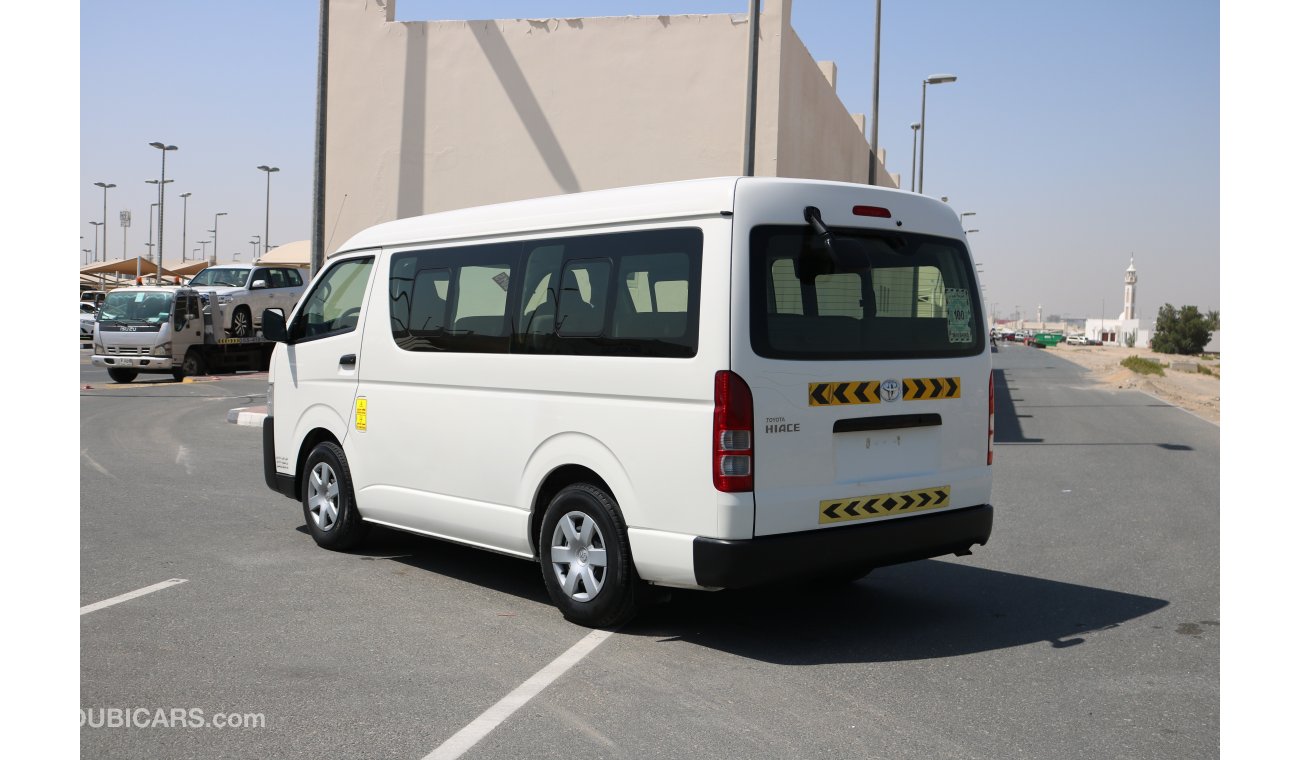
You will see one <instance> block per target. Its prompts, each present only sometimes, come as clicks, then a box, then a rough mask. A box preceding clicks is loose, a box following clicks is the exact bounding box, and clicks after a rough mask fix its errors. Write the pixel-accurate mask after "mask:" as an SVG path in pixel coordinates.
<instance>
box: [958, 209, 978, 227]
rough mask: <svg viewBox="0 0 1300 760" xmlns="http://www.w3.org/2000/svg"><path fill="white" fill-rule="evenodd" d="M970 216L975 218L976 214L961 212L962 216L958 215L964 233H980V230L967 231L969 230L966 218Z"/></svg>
mask: <svg viewBox="0 0 1300 760" xmlns="http://www.w3.org/2000/svg"><path fill="white" fill-rule="evenodd" d="M968 216H975V212H974V211H963V212H961V214H959V215H958V217H959V220H960V221H961V228H962V232H979V230H967V229H966V217H968Z"/></svg>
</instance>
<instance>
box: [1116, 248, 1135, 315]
mask: <svg viewBox="0 0 1300 760" xmlns="http://www.w3.org/2000/svg"><path fill="white" fill-rule="evenodd" d="M1137 281H1138V272H1137V267H1135V266H1133V257H1132V256H1129V259H1128V269H1126V270H1124V313H1123V314H1121V315H1120V319H1136V317H1134V316H1133V314H1134V312H1135V311H1136V309H1137Z"/></svg>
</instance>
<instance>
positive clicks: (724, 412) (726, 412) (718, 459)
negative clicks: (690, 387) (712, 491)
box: [713, 370, 754, 493]
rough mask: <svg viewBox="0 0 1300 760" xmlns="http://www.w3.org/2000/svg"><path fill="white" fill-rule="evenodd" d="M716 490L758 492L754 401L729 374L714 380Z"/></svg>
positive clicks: (714, 477)
mask: <svg viewBox="0 0 1300 760" xmlns="http://www.w3.org/2000/svg"><path fill="white" fill-rule="evenodd" d="M713 486H714V488H717V489H718V490H719V491H723V492H726V493H734V492H737V491H752V490H754V397H753V394H751V393H750V392H749V386H748V385H746V384H745V381H744V380H741V379H740V375H737V374H736V373H735V372H731V371H729V370H720V371H719V372H718V373H717V374H715V375H714V376H713Z"/></svg>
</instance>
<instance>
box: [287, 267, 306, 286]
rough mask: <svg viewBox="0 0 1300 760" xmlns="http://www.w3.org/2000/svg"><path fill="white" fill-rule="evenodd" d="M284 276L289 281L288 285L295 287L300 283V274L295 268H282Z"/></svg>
mask: <svg viewBox="0 0 1300 760" xmlns="http://www.w3.org/2000/svg"><path fill="white" fill-rule="evenodd" d="M284 276H285V280H286V281H287V282H288V283H289V287H291V288H296V287H299V286H300V285H302V275H301V274H299V273H298V270H297V269H294V268H292V267H290V268H289V269H286V270H284Z"/></svg>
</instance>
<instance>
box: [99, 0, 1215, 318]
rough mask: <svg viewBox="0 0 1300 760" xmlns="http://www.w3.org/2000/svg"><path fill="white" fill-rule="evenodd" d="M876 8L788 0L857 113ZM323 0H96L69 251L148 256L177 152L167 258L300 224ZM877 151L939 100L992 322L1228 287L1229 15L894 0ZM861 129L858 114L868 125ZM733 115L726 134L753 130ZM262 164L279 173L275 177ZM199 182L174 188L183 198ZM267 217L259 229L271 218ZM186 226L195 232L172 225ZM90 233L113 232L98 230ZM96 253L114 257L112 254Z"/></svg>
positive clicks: (933, 180) (415, 7)
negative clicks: (1131, 293) (1224, 230)
mask: <svg viewBox="0 0 1300 760" xmlns="http://www.w3.org/2000/svg"><path fill="white" fill-rule="evenodd" d="M748 6H749V4H748V2H747V0H627V1H626V2H618V1H615V0H603V1H601V0H551V1H550V2H541V1H540V0H532V1H529V0H478V1H477V2H467V1H464V0H397V6H396V13H397V18H398V19H399V20H425V19H434V18H463V19H470V18H523V17H528V18H536V17H569V16H588V17H589V16H597V15H657V14H661V13H668V14H677V13H736V14H745V13H747V12H748ZM874 7H875V4H874V3H871V2H869V0H853V1H851V2H849V1H844V2H834V1H830V0H794V4H793V24H794V28H795V31H796V33H797V34H798V35H799V37H800V39H802V40H803V42H804V44H805V46H806V47H807V48H808V50H809V52H810V53H811V54H812V56H813V57H814V58H815V59H817V60H819V61H820V60H833V61H835V62H836V64H837V66H838V80H839V81H838V92H839V94H840V98H841V100H842V101H843V102H844V104H845V106H846V107H847V109H848V110H849V112H850V113H864V114H867V115H868V119H869V118H870V113H871V99H872V97H871V96H872V93H871V80H872V55H873V28H874ZM318 8H319V6H318V4H317V2H316V0H277V2H274V3H266V2H254V1H253V0H227V1H226V2H220V3H214V2H179V1H177V0H169V1H163V0H132V1H131V2H114V3H106V2H87V3H83V4H82V5H81V8H80V11H81V16H80V28H81V44H80V53H81V57H80V113H81V140H80V142H81V154H80V174H81V176H80V184H79V189H80V193H79V200H80V203H79V210H78V214H79V217H78V220H77V222H78V225H79V234H80V235H82V236H84V238H85V239H84V240H83V241H82V244H81V245H80V246H79V249H91V250H92V253H91V254H84V253H79V254H78V256H79V258H78V261H79V262H80V261H88V260H89V258H90V257H92V256H93V255H94V253H93V251H94V249H95V248H96V245H95V241H96V234H95V229H94V227H93V226H92V225H91V224H90V222H91V221H100V220H102V219H103V217H104V202H105V195H104V191H103V190H101V189H100V188H97V187H95V186H94V183H95V182H105V183H113V184H116V185H117V187H116V188H113V189H110V190H109V191H108V194H107V204H108V219H109V223H108V230H109V234H108V237H107V253H108V256H110V257H112V258H120V257H121V256H122V251H123V230H122V228H121V227H120V220H119V212H120V211H121V210H123V209H128V210H130V211H131V213H132V221H131V227H130V229H128V230H127V231H126V235H127V237H126V245H127V249H128V250H129V251H130V252H131V255H135V254H136V253H143V252H144V251H145V247H144V244H145V242H146V240H147V239H148V231H149V224H150V204H151V203H153V202H156V201H157V188H156V185H148V184H146V180H148V179H158V177H159V175H160V172H161V168H162V167H161V161H162V156H161V152H160V151H158V150H157V149H155V148H152V147H150V146H149V143H150V142H154V141H160V142H164V143H166V144H172V145H176V146H177V147H178V150H177V151H175V152H169V153H168V155H167V177H168V179H172V180H174V182H172V183H170V184H169V185H168V187H167V198H166V200H165V205H164V213H165V217H164V225H165V229H164V232H165V239H164V243H163V245H164V256H165V258H166V259H167V260H168V261H171V260H173V259H177V258H180V256H181V252H182V234H184V236H185V241H184V246H183V250H184V255H185V256H186V257H187V258H189V257H194V256H195V255H197V253H196V252H198V253H201V252H203V251H204V250H207V251H208V252H209V253H210V252H211V247H210V246H203V245H201V244H200V243H199V241H200V240H209V239H211V237H212V235H211V234H210V233H209V232H208V231H209V230H211V229H213V227H214V221H215V219H216V217H215V215H216V213H217V212H226V215H225V216H223V217H221V218H220V221H219V222H217V226H216V229H217V230H218V235H217V245H218V252H217V253H218V258H219V260H221V261H222V262H227V261H232V260H234V257H235V256H238V257H239V258H238V260H240V261H248V260H249V259H250V258H251V257H252V254H253V251H254V246H253V243H252V242H251V241H253V240H254V238H255V237H256V238H258V239H260V238H261V237H263V236H266V237H268V239H269V241H270V243H271V244H272V245H278V244H282V243H286V242H290V241H294V240H301V239H305V238H307V237H308V236H309V234H310V221H311V182H312V160H313V153H312V145H313V142H312V141H313V124H314V119H315V76H316V44H317V20H318V12H319V11H318ZM882 8H883V12H882V21H881V51H880V59H881V60H880V112H879V134H880V144H881V147H882V148H883V149H884V150H885V151H886V152H887V154H888V157H887V167H888V169H889V171H891V172H897V173H900V174H902V184H903V186H904V187H905V188H906V187H910V185H911V182H912V171H911V153H912V130H911V128H910V126H909V125H910V124H911V123H912V122H914V121H919V119H920V110H921V82H922V80H923V79H925V78H926V77H927V76H930V75H932V74H937V73H945V74H955V75H957V81H956V82H954V83H951V84H943V85H932V86H931V87H930V88H929V95H928V97H927V103H926V132H927V135H926V144H925V175H924V177H925V191H926V194H928V195H932V196H941V197H943V196H946V197H947V198H948V199H949V203H950V204H951V205H952V206H953V207H954V210H957V211H958V212H975V215H974V216H970V217H967V218H966V226H967V228H968V229H977V230H979V232H977V233H972V234H971V235H970V238H969V239H970V244H971V248H972V251H973V253H974V255H975V259H976V261H978V262H979V263H980V264H982V267H981V269H982V270H983V277H982V279H983V282H984V286H985V292H986V293H987V300H988V302H989V303H988V306H989V309H990V310H991V311H993V312H994V313H996V314H997V315H998V316H999V317H1009V316H1012V314H1013V313H1014V312H1016V310H1017V307H1018V308H1019V313H1020V314H1022V315H1023V316H1024V317H1025V318H1028V319H1034V318H1035V317H1036V314H1037V310H1038V307H1039V306H1041V307H1042V313H1043V315H1044V316H1045V317H1046V316H1050V315H1060V316H1062V317H1073V318H1082V317H1096V316H1101V315H1102V314H1103V309H1104V310H1105V311H1104V313H1105V315H1106V316H1108V317H1111V318H1113V317H1116V316H1118V314H1119V312H1120V310H1121V306H1122V297H1123V275H1124V270H1125V269H1126V268H1127V267H1128V265H1129V260H1130V257H1132V259H1133V260H1134V262H1135V264H1136V267H1137V271H1138V299H1137V303H1138V315H1139V317H1141V318H1145V319H1148V320H1150V319H1154V317H1155V315H1156V311H1157V310H1158V308H1159V306H1160V305H1161V304H1163V303H1171V304H1174V305H1175V306H1182V305H1195V306H1198V307H1200V308H1201V310H1202V311H1206V310H1210V309H1214V310H1218V309H1219V308H1220V304H1219V266H1218V262H1219V243H1218V241H1219V206H1218V201H1219V148H1218V146H1219V137H1220V135H1219V118H1218V115H1219V51H1218V47H1219V46H1218V40H1219V8H1218V6H1217V4H1215V3H1213V2H1207V0H1142V1H1141V2H1133V1H1132V0H1099V1H1097V2H1088V3H1083V2H1060V1H1054V2H1039V1H1037V0H986V1H985V2H980V3H973V2H968V1H967V2H961V1H958V0H910V1H908V2H902V1H900V0H886V2H884V3H883V4H882ZM868 123H869V122H868ZM742 136H743V135H742V132H741V131H740V130H738V131H737V139H741V138H742ZM259 165H269V166H275V167H279V169H280V171H279V172H278V173H275V174H274V175H273V176H272V177H271V178H270V216H269V221H268V218H267V211H266V209H267V175H266V173H264V172H262V171H259V170H258V169H257V168H256V167H257V166H259ZM186 192H189V193H192V195H191V197H190V198H189V200H188V202H186V203H185V204H183V203H182V201H181V200H180V198H179V194H181V193H186ZM268 226H269V232H268V231H267V228H268ZM182 227H184V229H182ZM99 245H100V247H102V246H103V243H102V242H101V243H99ZM100 255H101V257H102V256H103V255H104V254H103V252H101V253H100Z"/></svg>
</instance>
